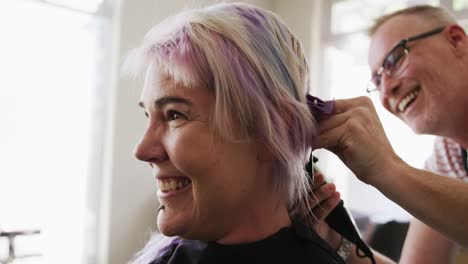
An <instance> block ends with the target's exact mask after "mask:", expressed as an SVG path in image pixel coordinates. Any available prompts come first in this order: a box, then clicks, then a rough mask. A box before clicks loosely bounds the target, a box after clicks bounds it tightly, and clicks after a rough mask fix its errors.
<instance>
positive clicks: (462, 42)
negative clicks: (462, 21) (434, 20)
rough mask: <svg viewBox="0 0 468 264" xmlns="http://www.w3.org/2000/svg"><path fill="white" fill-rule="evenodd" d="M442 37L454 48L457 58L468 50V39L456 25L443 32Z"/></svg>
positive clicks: (463, 31)
mask: <svg viewBox="0 0 468 264" xmlns="http://www.w3.org/2000/svg"><path fill="white" fill-rule="evenodd" d="M444 36H445V38H446V39H447V40H448V42H449V43H450V45H451V46H452V47H453V48H454V50H455V53H456V55H457V56H464V55H466V54H467V50H468V38H467V36H466V33H465V30H464V29H463V28H462V27H461V26H460V25H457V24H451V25H449V26H447V28H446V29H445V30H444Z"/></svg>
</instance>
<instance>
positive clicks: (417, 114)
mask: <svg viewBox="0 0 468 264" xmlns="http://www.w3.org/2000/svg"><path fill="white" fill-rule="evenodd" d="M370 36H371V44H370V50H369V59H368V60H369V66H370V69H371V72H372V79H371V81H370V86H369V87H368V92H375V93H378V94H379V95H380V101H381V103H382V105H383V106H384V107H385V108H386V109H387V110H388V111H389V112H390V113H392V114H394V115H395V116H397V117H398V118H400V119H401V120H402V121H403V122H405V123H406V124H407V125H408V126H409V127H411V128H412V129H413V131H414V132H415V133H418V134H431V135H435V136H437V137H436V140H435V145H434V152H433V153H432V155H431V157H430V158H429V159H428V160H427V162H426V165H425V170H420V169H416V168H413V167H411V166H409V165H408V164H407V163H405V162H404V161H403V160H402V159H401V158H399V157H398V156H397V154H396V153H395V152H394V150H393V149H392V147H391V145H390V144H389V141H388V140H387V137H386V135H385V133H384V130H383V127H382V125H381V123H380V120H379V118H378V116H377V114H376V111H375V109H374V106H373V105H372V103H371V101H370V99H369V98H365V97H360V98H353V99H348V100H336V102H335V109H334V113H333V114H331V115H329V116H326V117H324V118H322V119H321V120H320V123H319V126H320V132H321V135H320V136H319V138H318V140H317V142H316V144H315V147H316V148H327V149H328V150H331V151H333V152H334V153H335V154H337V155H338V157H340V159H341V160H342V161H343V162H344V163H345V164H346V165H347V166H348V167H349V168H350V169H351V170H352V171H353V172H354V174H355V175H356V176H357V177H358V178H359V179H360V180H361V181H363V182H365V183H367V184H370V185H372V186H374V187H375V188H377V189H379V190H380V191H381V192H382V193H383V194H384V195H385V196H387V197H388V198H390V199H391V200H393V201H394V202H396V203H398V204H399V205H400V206H401V207H403V208H404V209H406V210H407V211H408V212H410V213H411V214H412V215H413V216H414V217H415V218H414V220H413V221H412V222H411V225H410V229H409V231H408V235H407V238H406V240H405V244H404V248H403V252H402V256H401V259H400V263H412V264H417V263H453V261H454V257H455V255H456V251H457V249H458V247H459V246H460V245H461V246H465V247H466V246H468V184H467V182H468V176H467V166H466V162H467V161H466V159H467V157H466V149H467V148H468V74H467V73H468V39H467V35H466V33H465V31H464V30H463V28H462V27H461V26H460V25H459V24H458V23H457V22H456V20H455V19H454V18H453V16H451V15H450V14H448V13H447V12H446V11H445V10H444V9H442V8H437V7H432V6H415V7H411V8H408V9H404V10H400V11H397V12H394V13H391V14H388V15H385V16H383V17H381V18H379V19H378V20H377V21H376V23H375V25H374V26H373V27H372V28H371V29H370Z"/></svg>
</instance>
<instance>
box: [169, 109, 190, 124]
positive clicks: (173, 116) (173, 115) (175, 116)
mask: <svg viewBox="0 0 468 264" xmlns="http://www.w3.org/2000/svg"><path fill="white" fill-rule="evenodd" d="M186 118H187V117H186V116H185V115H184V114H182V113H180V112H177V111H174V110H170V111H167V120H168V121H173V120H178V119H186Z"/></svg>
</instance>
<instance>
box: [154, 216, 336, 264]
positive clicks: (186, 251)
mask: <svg viewBox="0 0 468 264" xmlns="http://www.w3.org/2000/svg"><path fill="white" fill-rule="evenodd" d="M195 263H197V264H231V263H232V264H234V263H235V264H250V263H255V264H258V263H268V264H274V263H278V264H279V263H282V264H284V263H287V264H295V263H304V264H306V263H307V264H335V263H336V264H344V261H343V260H342V259H341V258H340V256H338V254H336V253H335V252H334V251H333V250H332V249H331V248H330V247H329V246H328V244H326V242H324V241H323V240H322V239H321V238H320V237H319V236H318V235H317V234H316V233H315V232H313V231H312V230H310V229H308V228H307V227H305V226H304V225H301V224H297V223H295V224H293V225H292V226H291V227H285V228H282V229H281V230H279V231H278V232H277V233H276V234H274V235H272V236H270V237H268V238H266V239H264V240H261V241H257V242H254V243H248V244H239V245H220V244H217V243H215V242H204V241H198V240H181V241H180V242H179V243H178V244H175V245H171V246H170V248H168V249H167V251H166V252H165V253H164V254H163V255H162V256H161V257H159V258H157V259H155V260H154V261H152V262H151V264H195Z"/></svg>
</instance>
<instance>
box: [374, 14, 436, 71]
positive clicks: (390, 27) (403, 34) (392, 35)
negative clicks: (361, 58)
mask: <svg viewBox="0 0 468 264" xmlns="http://www.w3.org/2000/svg"><path fill="white" fill-rule="evenodd" d="M425 27H427V25H425V23H424V21H423V19H421V18H420V17H417V16H415V15H399V16H395V17H392V18H390V19H389V20H387V21H385V22H384V23H383V24H382V25H381V26H380V27H379V28H378V29H377V31H376V32H375V33H374V34H373V35H372V36H371V43H370V48H369V57H368V63H369V66H370V67H371V70H372V72H375V71H376V69H377V68H378V67H380V66H381V65H382V62H383V59H384V57H385V56H386V55H387V54H388V52H389V51H390V50H391V49H392V48H393V47H394V46H395V45H396V44H398V42H400V41H401V40H402V39H405V38H408V37H410V36H412V35H415V34H418V33H421V32H422V31H424V28H425Z"/></svg>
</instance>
